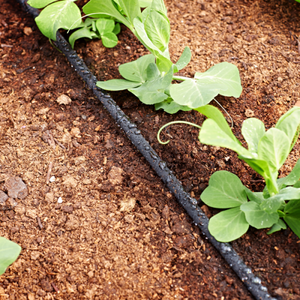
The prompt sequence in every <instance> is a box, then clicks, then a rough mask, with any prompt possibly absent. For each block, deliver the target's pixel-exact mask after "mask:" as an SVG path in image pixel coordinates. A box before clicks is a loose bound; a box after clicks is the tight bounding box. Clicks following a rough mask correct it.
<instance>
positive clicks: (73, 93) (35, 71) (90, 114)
mask: <svg viewBox="0 0 300 300" xmlns="http://www.w3.org/2000/svg"><path fill="white" fill-rule="evenodd" d="M0 3H1V12H0V33H1V34H0V44H1V47H0V105H1V106H0V190H2V191H3V192H5V193H6V194H8V195H9V197H10V198H8V199H7V200H6V201H5V203H2V204H1V205H2V210H1V211H0V220H1V227H0V235H1V236H4V237H6V238H9V239H11V240H13V241H15V242H17V243H19V244H20V245H21V246H22V249H23V250H22V252H21V255H20V257H19V259H18V260H17V261H16V262H15V263H14V264H13V265H12V266H11V267H9V269H8V270H7V272H6V273H5V274H4V275H2V276H1V277H0V297H1V298H0V299H21V300H23V299H29V300H33V299H165V300H166V299H252V297H251V295H250V294H249V293H248V292H247V291H246V289H245V288H244V286H243V284H242V283H241V282H240V281H239V280H238V279H237V278H236V276H235V275H234V274H233V272H232V271H231V269H230V268H229V267H228V266H227V265H226V264H225V262H224V261H223V259H222V258H220V256H219V254H218V253H217V252H216V251H215V249H214V248H213V247H212V246H211V245H210V244H209V243H208V242H207V241H206V239H205V238H204V237H203V236H202V235H201V232H199V230H198V228H197V227H195V226H194V225H193V224H192V223H191V222H190V220H189V218H188V217H187V216H186V214H185V212H184V211H183V209H182V208H181V207H179V206H178V204H177V203H176V200H175V198H174V197H173V196H172V195H171V194H170V193H169V192H168V191H167V190H166V188H165V187H164V185H163V184H162V183H161V181H160V180H159V178H158V177H157V176H156V175H155V174H154V172H153V171H152V169H151V168H150V167H149V166H148V164H147V163H146V161H145V160H144V159H143V157H141V155H140V154H139V153H138V152H137V151H136V150H135V149H134V148H133V146H132V145H131V143H130V142H129V141H128V140H127V139H126V137H125V135H124V134H123V133H122V132H121V131H120V130H119V128H118V127H117V126H116V125H115V124H114V122H113V120H112V118H111V117H110V116H109V115H108V114H107V112H106V111H105V110H104V109H103V108H102V106H101V105H100V104H99V103H98V102H97V100H96V99H95V98H94V97H93V95H92V93H91V92H90V91H88V90H87V89H85V87H84V84H83V83H82V81H81V80H80V79H79V78H78V76H77V75H76V73H75V72H74V70H73V69H72V68H71V67H70V66H69V64H68V63H67V61H66V58H65V57H64V56H63V55H62V54H61V53H59V52H58V51H57V50H56V49H55V48H54V47H52V46H51V44H50V43H49V41H48V40H47V39H46V38H44V37H43V36H42V35H41V34H40V33H39V31H38V30H37V28H36V26H35V24H34V21H33V20H32V18H31V17H30V16H29V15H26V14H25V13H24V12H22V10H21V9H20V7H19V6H18V5H16V4H15V2H13V1H12V0H0ZM166 6H167V8H168V12H169V18H170V21H171V30H172V31H171V32H172V37H171V43H170V52H171V56H172V59H173V60H174V61H175V60H176V59H178V57H179V56H180V53H181V52H182V50H183V49H184V47H185V46H189V47H190V48H191V50H192V53H193V57H192V62H191V64H190V65H189V66H188V67H186V68H185V69H184V70H183V71H182V74H184V75H187V76H193V75H194V72H195V71H200V72H202V71H205V70H207V69H208V68H209V67H210V66H212V65H214V64H216V63H218V62H222V61H229V62H232V63H234V64H236V65H237V66H238V68H239V70H240V74H241V78H242V85H243V87H244V91H243V93H242V95H241V97H240V98H239V99H233V98H231V99H228V98H226V99H225V98H222V97H219V98H217V100H218V101H219V102H220V103H221V104H222V105H223V106H224V107H225V109H226V110H227V111H228V112H229V113H230V115H231V117H232V118H233V121H234V132H235V134H236V135H237V137H238V138H239V139H240V140H241V141H242V136H241V134H240V128H241V123H242V122H243V120H245V119H246V118H247V117H253V116H254V117H257V118H259V119H261V120H262V121H264V122H265V124H266V127H267V128H270V127H271V126H273V125H274V124H275V123H276V121H277V119H278V118H279V116H280V115H281V114H282V113H284V112H285V111H287V110H288V109H289V108H291V107H292V106H293V105H295V103H296V101H297V100H298V97H299V91H300V89H299V79H300V71H299V63H300V57H299V56H300V54H299V42H298V38H297V37H298V35H299V34H300V32H299V29H298V26H297V25H298V23H299V12H300V5H299V4H297V3H296V2H295V1H266V0H265V1H263V0H258V1H247V0H244V1H242V0H235V1H216V0H213V1H208V0H202V1H201V0H197V1H183V0H182V1H170V0H168V1H166ZM119 40H120V42H119V44H118V45H117V47H115V48H113V49H105V48H103V47H102V46H101V41H93V42H90V41H81V42H79V43H77V44H76V50H77V51H78V53H79V54H80V56H81V57H82V58H83V59H84V60H85V61H86V63H87V65H88V66H89V67H90V69H91V70H92V71H93V72H94V73H95V74H96V75H97V77H98V79H100V80H105V79H110V78H116V77H118V76H119V75H118V71H117V67H118V65H120V64H121V63H124V62H127V61H131V60H133V59H136V58H138V57H139V56H140V55H142V54H144V53H145V49H144V48H143V47H142V46H141V45H140V44H139V43H138V42H137V41H136V40H135V38H134V37H133V35H132V34H131V33H130V32H129V31H128V30H126V29H125V28H124V27H123V31H122V32H121V34H120V35H119ZM62 95H65V96H63V97H64V98H62V97H61V96H62ZM112 96H113V98H114V99H115V100H116V101H117V103H118V104H119V105H120V106H121V108H122V109H123V110H124V111H125V112H126V113H127V114H128V115H129V116H130V118H131V119H132V120H133V121H134V122H136V123H137V125H138V127H139V129H140V130H141V131H142V132H143V135H144V136H145V137H146V139H147V140H148V141H150V143H151V145H152V146H153V147H154V148H155V150H156V151H157V152H158V153H159V154H160V156H161V157H162V158H163V159H164V160H165V161H166V162H167V164H168V166H169V167H170V169H172V170H173V171H174V173H175V174H176V175H177V177H178V178H179V179H180V180H181V181H182V182H183V184H184V186H185V189H186V190H187V191H188V192H190V193H191V194H192V196H195V197H196V198H197V199H199V197H200V194H201V192H202V191H203V189H204V188H205V187H206V186H207V184H208V179H209V177H210V175H211V174H212V173H213V172H215V171H216V170H224V169H225V170H228V171H231V172H233V173H235V174H237V175H238V176H239V177H240V178H241V180H242V181H243V183H244V184H246V185H247V186H248V187H249V188H251V189H252V190H256V191H258V190H261V189H262V188H263V182H262V180H261V178H260V177H259V176H258V175H257V174H255V173H254V172H253V171H252V170H250V169H249V168H248V167H247V166H246V165H244V164H243V162H241V161H239V160H238V158H237V156H236V154H235V153H233V152H232V151H229V150H226V149H220V148H216V147H208V146H205V145H201V144H200V143H199V142H198V141H197V136H198V131H197V130H196V129H194V128H189V127H186V126H179V125H177V126H173V127H172V128H168V129H167V130H165V131H164V134H163V137H164V138H165V139H166V138H171V142H170V143H169V144H168V145H167V146H162V145H159V144H158V142H157V140H156V133H157V130H158V129H159V128H160V127H161V126H162V125H163V124H165V123H166V122H168V121H171V120H178V119H182V120H188V121H192V122H195V123H198V124H201V123H202V121H203V117H202V116H201V115H199V114H198V113H196V112H185V113H182V112H181V113H178V114H176V115H174V116H170V115H167V114H165V113H163V112H162V111H158V112H156V111H154V108H153V107H152V106H145V105H142V104H141V103H140V102H139V101H138V100H137V99H136V98H134V97H132V96H131V95H130V93H127V92H122V93H112ZM242 142H243V141H242ZM298 157H299V143H298V144H297V145H296V147H295V149H294V150H293V152H292V153H291V155H290V158H289V160H288V162H287V164H286V165H285V166H284V167H283V169H282V171H281V174H282V176H284V175H286V174H287V172H288V171H290V170H291V168H292V167H293V165H294V164H295V162H296V160H297V159H298ZM17 177H18V178H21V179H22V181H23V182H24V183H25V184H26V187H27V192H28V195H27V193H25V194H24V193H23V194H22V195H20V194H19V195H18V196H16V197H18V198H15V199H13V196H12V194H10V193H9V192H10V186H9V182H10V181H11V180H16V178H17ZM0 196H1V195H0ZM0 202H1V201H0ZM15 204H17V205H15ZM199 204H200V205H201V202H199ZM203 208H204V210H205V211H206V213H207V214H208V216H211V214H213V213H214V211H213V210H210V209H208V208H207V207H205V206H204V207H203ZM233 246H234V248H235V249H236V250H237V251H238V253H239V254H240V255H241V256H242V257H243V259H244V261H245V262H246V264H247V265H249V266H250V267H251V268H252V270H253V271H254V272H255V274H256V275H257V276H259V277H260V278H261V279H262V283H263V284H264V285H265V286H267V287H268V289H269V291H270V293H271V294H272V296H274V297H276V298H277V299H300V283H299V282H300V268H299V262H300V255H299V247H300V243H299V239H298V238H297V237H296V236H295V235H294V234H293V233H292V232H291V231H290V230H285V231H282V232H279V233H276V234H273V235H271V236H268V235H267V234H266V231H264V230H261V231H257V230H254V229H251V230H250V231H249V232H248V233H247V234H245V235H244V236H243V237H242V238H241V239H239V240H238V241H235V242H233Z"/></svg>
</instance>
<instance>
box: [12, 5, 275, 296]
mask: <svg viewBox="0 0 300 300" xmlns="http://www.w3.org/2000/svg"><path fill="white" fill-rule="evenodd" d="M17 1H18V2H19V3H20V4H21V5H22V6H23V8H24V10H25V11H27V12H29V13H30V14H31V15H32V16H33V17H36V16H38V14H39V11H38V10H37V9H34V8H32V7H30V6H29V5H27V3H26V2H27V1H26V0H17ZM56 37H57V41H56V42H54V43H55V46H56V47H57V48H58V49H59V50H61V51H62V53H63V54H64V55H65V56H66V57H67V59H68V61H69V62H70V63H71V65H72V67H74V68H75V71H76V72H77V73H78V74H79V75H80V76H81V78H82V79H83V80H84V82H85V83H86V85H87V86H88V88H90V89H91V90H92V91H93V92H94V94H95V96H96V97H97V98H98V100H99V101H100V102H101V103H102V104H103V106H104V107H105V108H106V109H107V111H108V112H109V113H110V114H111V116H112V117H113V118H114V120H115V121H116V123H117V124H118V126H119V127H121V128H122V129H123V131H124V132H125V133H126V135H127V137H128V138H129V139H130V141H131V142H132V144H134V145H135V146H136V148H137V149H138V150H139V152H141V153H142V155H143V156H144V157H145V159H146V160H147V161H148V162H149V164H150V165H151V167H152V168H153V169H154V170H155V172H156V173H157V175H158V176H159V177H160V178H161V180H162V181H163V182H164V184H165V185H166V186H167V187H168V188H169V190H170V191H171V192H172V193H173V194H174V195H175V197H176V198H177V201H178V202H179V203H180V204H181V205H182V206H183V207H184V209H185V210H186V212H187V213H188V215H189V216H190V217H191V218H192V219H193V222H194V223H195V225H196V226H198V227H199V228H200V230H201V231H202V233H203V235H205V236H206V239H208V240H209V241H210V242H211V243H212V244H213V245H214V247H215V248H216V249H217V250H218V251H219V253H220V254H221V255H222V256H223V258H224V259H225V260H226V262H227V263H228V264H229V266H230V267H231V268H232V269H233V270H234V272H235V273H236V274H237V276H238V277H239V278H240V279H241V281H242V282H243V283H244V285H245V286H246V287H247V289H248V290H249V292H250V293H251V294H252V295H253V296H254V298H255V299H257V300H276V298H272V297H271V296H270V294H269V293H268V290H267V288H266V287H265V286H263V285H262V284H261V280H260V278H258V277H256V276H255V275H254V274H253V273H252V271H251V269H250V268H249V267H248V266H247V265H246V264H245V263H244V262H243V260H242V259H241V258H240V257H239V255H238V254H237V253H236V251H235V250H234V249H233V248H232V246H231V245H230V244H228V243H221V242H218V241H217V240H216V239H215V238H214V237H213V236H212V235H211V234H210V232H209V231H208V221H209V219H208V218H207V216H206V215H205V214H204V212H203V211H202V210H201V208H200V207H199V206H198V205H197V200H196V199H194V198H192V197H191V196H190V195H189V194H188V193H187V192H185V191H184V189H183V186H182V184H181V182H180V181H179V180H178V179H177V178H176V177H175V176H174V174H173V173H172V171H171V170H170V169H169V168H168V167H167V165H166V163H165V162H164V161H162V160H161V158H160V157H159V156H158V154H157V153H156V152H155V151H154V149H153V148H152V147H151V146H150V144H149V143H148V142H147V140H146V139H145V138H144V137H143V136H142V135H141V132H140V130H138V129H137V126H136V124H134V123H133V122H131V121H130V119H129V117H128V116H127V115H126V114H125V113H124V112H123V111H122V110H121V108H120V107H119V106H118V105H117V104H116V103H115V101H114V100H113V99H112V98H111V97H110V96H109V95H108V94H107V93H103V91H101V90H99V89H98V88H97V87H96V82H97V79H96V77H95V76H94V75H93V74H92V73H91V71H90V70H89V69H88V68H87V66H86V65H85V63H84V62H83V60H82V59H81V58H79V57H78V55H77V53H76V51H74V50H73V49H72V48H71V46H70V44H69V43H68V42H67V41H66V40H65V39H64V37H63V36H62V35H61V34H60V33H59V32H58V33H57V35H56Z"/></svg>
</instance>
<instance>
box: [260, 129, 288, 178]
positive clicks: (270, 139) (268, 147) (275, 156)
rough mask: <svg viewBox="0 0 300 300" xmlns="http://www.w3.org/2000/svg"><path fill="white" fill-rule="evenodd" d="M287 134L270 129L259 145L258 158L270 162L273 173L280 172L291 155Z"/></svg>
mask: <svg viewBox="0 0 300 300" xmlns="http://www.w3.org/2000/svg"><path fill="white" fill-rule="evenodd" d="M289 147H290V144H289V140H288V137H287V136H286V134H285V133H284V132H283V131H281V130H279V129H276V128H271V129H269V130H268V131H267V132H266V133H265V134H264V136H263V137H262V138H261V140H260V142H259V144H258V157H259V158H260V159H263V160H265V161H266V162H268V164H269V166H270V167H271V170H272V171H273V172H276V171H278V170H279V169H280V168H281V166H282V165H283V163H284V162H285V160H286V158H287V156H288V154H289Z"/></svg>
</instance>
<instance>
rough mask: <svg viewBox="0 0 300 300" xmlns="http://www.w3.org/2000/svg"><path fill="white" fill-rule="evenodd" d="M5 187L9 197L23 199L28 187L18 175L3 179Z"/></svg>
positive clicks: (26, 194)
mask: <svg viewBox="0 0 300 300" xmlns="http://www.w3.org/2000/svg"><path fill="white" fill-rule="evenodd" d="M5 188H6V190H7V194H8V196H9V197H11V198H18V199H25V198H26V197H27V196H28V188H27V186H26V184H25V183H24V182H23V180H22V179H21V178H20V177H9V178H8V179H7V180H6V181H5Z"/></svg>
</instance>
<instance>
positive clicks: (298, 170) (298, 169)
mask: <svg viewBox="0 0 300 300" xmlns="http://www.w3.org/2000/svg"><path fill="white" fill-rule="evenodd" d="M299 179H300V159H298V161H297V163H296V165H295V166H294V168H293V170H292V171H291V173H290V174H289V175H288V176H286V177H282V178H279V179H278V180H277V184H278V188H279V189H282V188H283V187H285V186H287V185H294V184H297V182H298V181H299ZM294 187H295V186H294ZM296 187H297V186H296Z"/></svg>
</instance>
